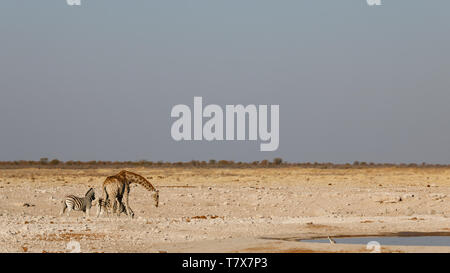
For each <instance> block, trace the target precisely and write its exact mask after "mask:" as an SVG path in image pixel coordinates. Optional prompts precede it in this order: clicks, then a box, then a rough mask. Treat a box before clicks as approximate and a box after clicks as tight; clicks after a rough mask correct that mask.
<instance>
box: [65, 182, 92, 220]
mask: <svg viewBox="0 0 450 273" xmlns="http://www.w3.org/2000/svg"><path fill="white" fill-rule="evenodd" d="M94 199H95V192H94V189H93V188H90V189H89V190H88V191H87V192H86V194H85V195H84V197H77V196H75V195H67V196H66V197H65V198H64V200H63V201H62V203H63V207H62V210H61V213H60V215H63V214H64V212H65V211H66V209H67V216H69V214H70V211H71V210H75V211H84V212H85V213H86V216H88V217H89V210H90V209H91V207H92V201H93V200H94Z"/></svg>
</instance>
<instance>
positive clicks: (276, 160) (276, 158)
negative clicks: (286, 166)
mask: <svg viewBox="0 0 450 273" xmlns="http://www.w3.org/2000/svg"><path fill="white" fill-rule="evenodd" d="M281 163H283V159H281V157H275V158H274V159H273V164H275V165H281Z"/></svg>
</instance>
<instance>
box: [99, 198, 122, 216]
mask: <svg viewBox="0 0 450 273" xmlns="http://www.w3.org/2000/svg"><path fill="white" fill-rule="evenodd" d="M96 205H97V217H99V216H100V214H103V211H105V210H106V213H107V214H108V215H109V211H110V209H111V201H110V200H109V199H106V200H105V199H103V198H102V197H100V198H99V199H98V202H97V204H96ZM114 205H115V206H114V207H113V208H112V209H113V213H115V212H116V210H117V206H116V204H114ZM120 213H125V215H128V213H127V210H126V208H125V206H124V204H123V203H122V201H119V214H120Z"/></svg>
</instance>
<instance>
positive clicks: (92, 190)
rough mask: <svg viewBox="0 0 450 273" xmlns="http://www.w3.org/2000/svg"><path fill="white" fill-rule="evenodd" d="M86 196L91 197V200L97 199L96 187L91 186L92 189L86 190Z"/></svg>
mask: <svg viewBox="0 0 450 273" xmlns="http://www.w3.org/2000/svg"><path fill="white" fill-rule="evenodd" d="M84 197H88V198H90V199H91V200H94V199H95V192H94V189H93V188H90V189H89V190H88V191H87V192H86V194H85V195H84Z"/></svg>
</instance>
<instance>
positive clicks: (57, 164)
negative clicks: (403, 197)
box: [0, 157, 450, 169]
mask: <svg viewBox="0 0 450 273" xmlns="http://www.w3.org/2000/svg"><path fill="white" fill-rule="evenodd" d="M33 167H35V168H63V169H89V168H133V167H148V168H163V167H167V168H169V167H170V168H173V167H179V168H282V167H300V168H317V169H357V168H359V169H362V168H386V167H397V168H448V167H450V165H442V164H427V163H425V162H424V163H422V164H416V163H409V164H406V163H400V164H395V163H373V162H369V163H367V162H359V161H355V162H353V163H345V164H334V163H319V162H314V163H311V162H305V163H290V162H285V161H283V159H281V158H279V157H277V158H274V159H273V160H261V161H253V162H239V161H237V162H236V161H232V160H215V159H211V160H209V161H198V160H191V161H187V162H163V161H157V162H153V161H147V160H140V161H60V160H58V159H52V160H48V159H47V158H41V159H40V160H39V161H27V160H18V161H0V169H13V168H33Z"/></svg>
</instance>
